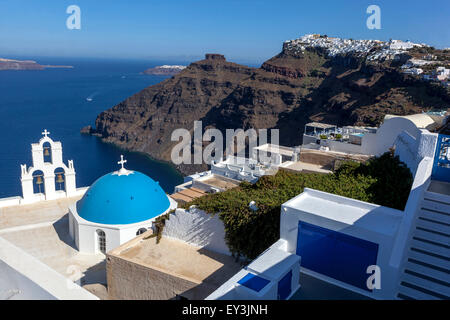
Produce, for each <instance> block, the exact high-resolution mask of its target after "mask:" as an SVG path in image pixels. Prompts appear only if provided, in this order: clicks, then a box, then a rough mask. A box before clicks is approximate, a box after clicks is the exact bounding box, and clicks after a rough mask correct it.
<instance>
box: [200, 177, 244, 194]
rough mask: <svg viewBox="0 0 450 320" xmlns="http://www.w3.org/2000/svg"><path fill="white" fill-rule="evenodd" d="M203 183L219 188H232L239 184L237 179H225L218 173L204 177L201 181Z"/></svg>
mask: <svg viewBox="0 0 450 320" xmlns="http://www.w3.org/2000/svg"><path fill="white" fill-rule="evenodd" d="M201 182H202V183H204V184H207V185H210V186H213V187H216V188H219V189H223V190H229V189H232V188H236V187H237V186H239V183H240V182H239V181H237V182H234V181H232V180H231V179H225V178H222V177H220V176H218V175H214V176H212V177H211V178H208V179H205V180H202V181H201Z"/></svg>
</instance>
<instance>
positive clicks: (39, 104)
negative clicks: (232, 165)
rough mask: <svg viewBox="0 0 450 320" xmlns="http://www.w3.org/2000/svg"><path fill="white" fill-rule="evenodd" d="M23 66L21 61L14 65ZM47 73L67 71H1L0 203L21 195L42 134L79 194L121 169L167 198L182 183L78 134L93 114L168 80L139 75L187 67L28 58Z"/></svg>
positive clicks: (168, 171) (163, 166)
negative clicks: (23, 172) (23, 171)
mask: <svg viewBox="0 0 450 320" xmlns="http://www.w3.org/2000/svg"><path fill="white" fill-rule="evenodd" d="M20 59H25V58H22V57H21V58H20ZM26 59H31V60H35V61H37V62H38V63H39V64H46V65H71V66H73V67H74V68H73V69H45V70H38V71H31V70H30V71H23V70H21V71H9V70H8V71H0V198H4V197H11V196H18V195H21V193H22V191H21V185H20V165H21V164H27V166H31V165H32V161H31V143H36V142H38V141H39V139H40V138H42V134H41V133H42V132H43V131H44V129H47V130H48V131H49V132H50V135H49V136H50V137H51V138H52V139H53V140H54V141H61V143H62V147H63V159H64V162H65V163H66V164H67V160H73V161H74V167H75V171H76V182H77V187H84V186H90V185H91V184H92V183H93V182H94V181H95V180H96V179H98V178H100V177H101V176H102V175H104V174H106V173H109V172H112V171H116V170H118V169H119V165H118V164H117V162H118V161H119V160H120V155H121V154H123V155H124V158H125V159H126V160H127V163H126V165H125V167H126V168H127V169H130V170H137V171H140V172H143V173H145V174H146V175H148V176H149V177H151V178H152V179H154V180H155V181H159V183H160V185H161V187H162V188H163V189H164V190H165V191H166V192H167V193H172V192H173V189H174V186H176V185H177V184H180V183H182V182H183V177H182V175H181V174H180V173H179V172H178V171H176V170H175V168H174V167H173V166H172V165H171V164H170V163H165V162H160V161H157V160H154V159H151V158H150V157H148V156H147V155H145V154H141V153H134V152H127V151H124V150H121V149H119V148H117V147H115V146H114V145H111V144H106V143H103V142H101V140H100V139H99V138H97V137H94V136H89V135H82V134H80V129H81V128H82V127H84V126H86V125H92V126H94V124H95V119H96V117H97V115H98V114H99V113H101V112H102V111H104V110H107V109H109V108H111V107H113V106H114V105H116V104H118V103H119V102H121V101H123V100H124V99H126V98H127V97H129V96H131V95H133V94H135V93H137V92H139V91H140V90H142V89H144V88H146V87H148V86H151V85H154V84H157V83H159V82H161V81H163V80H164V79H166V78H167V77H165V76H153V75H145V74H141V72H142V71H144V70H145V69H147V68H151V67H155V66H158V65H162V64H184V65H186V64H188V63H189V62H186V61H175V62H170V61H147V60H142V61H141V60H106V59H70V58H36V57H26Z"/></svg>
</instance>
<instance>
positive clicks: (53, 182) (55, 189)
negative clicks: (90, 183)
mask: <svg viewBox="0 0 450 320" xmlns="http://www.w3.org/2000/svg"><path fill="white" fill-rule="evenodd" d="M42 135H43V137H42V138H41V139H40V140H39V142H38V143H32V144H31V156H32V161H33V164H32V166H31V167H28V168H27V165H26V164H22V165H21V166H20V167H21V183H22V197H23V199H22V201H21V203H31V202H36V201H40V200H52V199H59V198H63V197H70V196H73V195H74V193H75V192H76V181H75V169H74V166H73V160H69V161H68V164H67V165H66V164H65V163H64V162H63V156H62V144H61V142H59V141H53V140H52V139H51V138H50V137H49V135H50V132H48V131H47V129H45V130H44V131H43V132H42ZM37 171H39V172H40V173H41V172H42V174H40V178H39V180H38V181H39V183H41V182H43V188H42V190H43V193H36V192H35V189H36V187H35V184H36V177H34V176H33V173H34V172H37ZM62 173H64V174H63V175H62ZM41 179H43V181H42V180H41ZM62 180H64V181H62ZM62 182H64V188H61V184H62Z"/></svg>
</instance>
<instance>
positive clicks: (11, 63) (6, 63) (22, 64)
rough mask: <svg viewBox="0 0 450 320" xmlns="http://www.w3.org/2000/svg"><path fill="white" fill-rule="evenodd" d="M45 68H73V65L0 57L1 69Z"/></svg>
mask: <svg viewBox="0 0 450 320" xmlns="http://www.w3.org/2000/svg"><path fill="white" fill-rule="evenodd" d="M47 68H69V69H70V68H73V66H62V65H61V66H56V65H42V64H39V63H37V62H36V61H33V60H14V59H5V58H0V71H1V70H44V69H47Z"/></svg>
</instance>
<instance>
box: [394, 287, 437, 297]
mask: <svg viewBox="0 0 450 320" xmlns="http://www.w3.org/2000/svg"><path fill="white" fill-rule="evenodd" d="M398 293H400V294H403V295H405V296H408V297H410V298H412V299H416V300H440V299H439V298H437V297H435V296H432V295H430V294H426V293H425V292H422V291H419V290H416V289H413V288H409V287H405V286H402V285H400V288H399V290H398ZM400 299H402V298H400Z"/></svg>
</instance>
